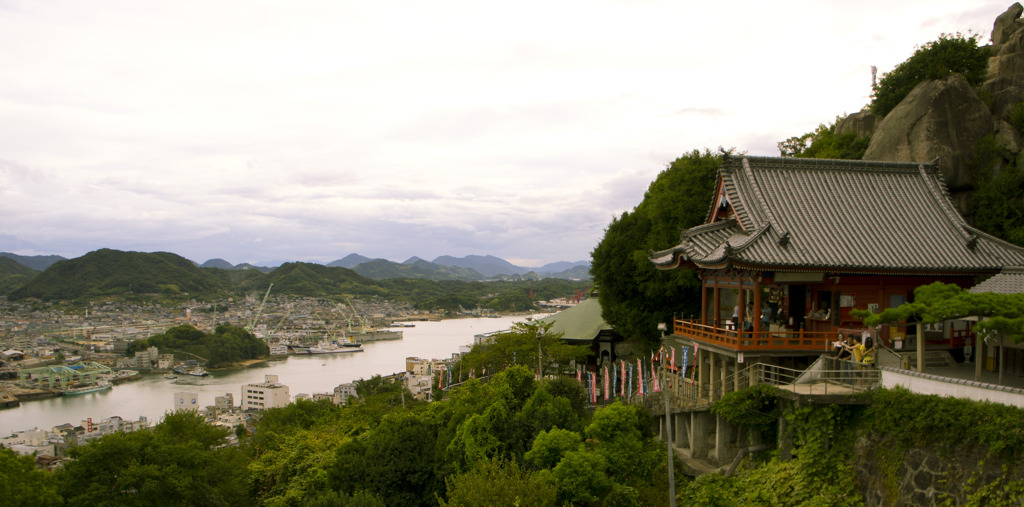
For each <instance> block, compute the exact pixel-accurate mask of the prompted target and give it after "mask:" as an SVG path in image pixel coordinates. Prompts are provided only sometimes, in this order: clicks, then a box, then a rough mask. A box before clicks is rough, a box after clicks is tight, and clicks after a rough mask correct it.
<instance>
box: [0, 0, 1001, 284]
mask: <svg viewBox="0 0 1024 507" xmlns="http://www.w3.org/2000/svg"><path fill="white" fill-rule="evenodd" d="M1010 4H1011V2H1009V1H1006V0H1004V1H1001V2H990V1H974V2H966V1H963V0H927V1H924V0H920V1H919V0H908V1H904V0H900V1H891V0H886V1H880V0H860V1H858V2H851V1H849V0H840V1H817V0H804V1H797V0H777V1H773V2H765V1H757V2H746V1H732V2H711V1H701V2H697V1H685V0H667V1H659V0H628V1H627V0H622V1H607V0H585V1H584V0H581V1H560V0H544V1H532V0H517V1H515V2H483V1H478V0H466V1H447V0H433V1H423V0H408V1H392V0H324V1H299V0H295V1H271V0H263V1H259V0H245V1H216V0H204V1H190V0H176V1H173V2H172V1H159V2H157V1H143V0H126V1H116V0H111V1H89V0H70V1H47V0H26V1H16V0H0V76H2V77H0V251H7V252H14V253H18V254H22V255H41V254H58V255H63V256H65V257H77V256H80V255H82V254H85V253H87V252H89V251H92V250H95V249H98V248H115V249H120V250H135V251H144V252H153V251H170V252H175V253H178V254H181V255H183V256H185V257H188V258H190V259H192V260H194V261H197V262H203V261H205V260H207V259H211V258H223V259H226V260H228V261H230V262H232V263H236V264H237V263H241V262H252V263H257V264H267V265H274V264H276V263H280V262H282V261H290V260H301V261H313V262H330V261H332V260H335V259H339V258H341V257H344V256H345V255H348V254H350V253H359V254H361V255H365V256H368V257H374V258H377V257H380V258H386V259H391V260H394V261H403V260H405V259H407V258H409V257H411V256H414V255H415V256H419V257H422V258H424V259H427V260H432V259H433V258H435V257H437V256H439V255H454V256H457V257H462V256H465V255H470V254H477V255H484V254H491V255H496V256H499V257H502V258H504V259H507V260H509V261H510V262H513V263H515V264H519V265H524V266H539V265H542V264H544V263H547V262H554V261H562V260H566V261H576V260H588V259H589V256H590V251H591V250H592V249H593V248H594V246H595V245H596V244H597V242H598V241H599V240H600V238H601V236H602V235H603V233H604V228H605V227H606V226H607V225H608V223H609V222H610V220H611V218H612V217H613V216H616V215H618V214H620V213H622V212H623V211H626V210H630V209H632V208H633V207H634V206H636V205H637V204H639V202H640V201H641V200H642V198H643V192H644V191H645V190H646V188H647V186H648V185H649V184H650V182H651V181H653V179H654V178H655V177H656V176H657V174H658V173H659V172H660V171H661V170H663V169H664V168H665V166H666V165H667V164H668V163H670V162H671V161H672V160H673V159H675V158H676V157H678V156H679V155H681V154H683V153H685V152H688V151H692V150H693V149H700V150H703V149H705V148H708V149H711V150H715V149H717V148H718V147H719V146H723V147H726V148H736V149H738V150H740V151H745V152H747V153H750V154H754V155H778V149H777V148H776V143H777V142H779V141H781V140H784V139H786V138H788V137H791V136H794V135H800V134H803V133H805V132H808V131H810V130H813V129H814V128H815V127H816V126H817V125H818V124H819V123H822V122H828V121H831V120H833V119H834V118H835V116H836V115H842V114H846V113H852V112H855V111H858V110H859V109H860V108H861V107H863V106H864V105H865V104H867V103H868V101H869V94H870V83H871V70H870V68H871V66H872V65H875V66H877V67H878V70H879V72H880V73H884V72H887V71H889V70H891V69H892V68H893V66H895V65H897V64H898V63H900V62H902V61H904V60H906V59H907V58H908V57H909V56H910V55H911V54H912V53H913V51H914V48H915V46H916V45H920V44H923V43H925V42H928V41H931V40H935V39H936V38H938V36H939V34H941V33H951V32H957V31H960V32H967V31H972V32H974V33H978V34H981V35H982V37H983V40H984V42H986V43H987V42H988V40H989V36H990V33H991V30H992V23H993V21H994V20H995V18H996V16H998V15H999V14H1000V13H1002V12H1003V11H1004V10H1006V8H1007V7H1009V5H1010Z"/></svg>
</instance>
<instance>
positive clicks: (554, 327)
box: [538, 298, 612, 341]
mask: <svg viewBox="0 0 1024 507" xmlns="http://www.w3.org/2000/svg"><path fill="white" fill-rule="evenodd" d="M538 322H542V323H548V322H550V323H552V324H551V328H550V329H548V332H549V333H562V339H563V340H587V341H593V340H594V339H596V338H597V336H598V335H599V334H600V333H601V331H606V330H611V329H612V326H610V325H608V323H607V322H605V321H604V319H603V318H602V317H601V304H600V303H599V302H598V300H597V298H591V299H587V300H584V301H581V302H580V304H578V305H576V306H573V307H572V308H568V309H566V310H562V311H560V312H558V313H556V314H554V315H549V316H547V317H544V318H543V319H538Z"/></svg>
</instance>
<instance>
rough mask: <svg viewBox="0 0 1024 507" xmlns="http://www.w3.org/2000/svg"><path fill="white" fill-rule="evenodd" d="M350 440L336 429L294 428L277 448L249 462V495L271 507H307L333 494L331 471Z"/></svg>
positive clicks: (280, 438)
mask: <svg viewBox="0 0 1024 507" xmlns="http://www.w3.org/2000/svg"><path fill="white" fill-rule="evenodd" d="M257 435H259V428H258V427H257ZM347 440H348V437H347V436H345V435H344V434H343V433H342V432H340V431H338V428H337V427H332V426H319V427H317V428H315V429H308V430H306V429H298V428H292V429H291V431H288V432H286V433H284V434H282V435H281V436H280V437H279V444H278V445H277V446H276V447H275V448H274V449H268V450H266V451H264V452H261V453H259V455H257V456H256V457H254V458H253V459H252V460H251V461H250V462H249V480H250V482H249V493H250V495H251V496H252V497H253V498H256V499H258V502H259V503H260V504H261V505H268V506H269V505H272V506H286V505H304V504H307V503H309V502H311V501H313V500H315V499H317V498H321V497H322V496H323V495H325V494H326V493H327V492H329V491H330V487H329V482H330V481H329V470H330V469H331V467H332V466H333V465H334V460H335V455H336V453H337V450H338V448H339V447H340V446H341V444H343V443H344V442H345V441H347Z"/></svg>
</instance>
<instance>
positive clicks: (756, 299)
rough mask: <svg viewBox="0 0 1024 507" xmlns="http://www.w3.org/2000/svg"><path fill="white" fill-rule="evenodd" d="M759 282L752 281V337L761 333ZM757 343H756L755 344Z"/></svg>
mask: <svg viewBox="0 0 1024 507" xmlns="http://www.w3.org/2000/svg"><path fill="white" fill-rule="evenodd" d="M761 313H762V310H761V282H758V281H756V280H755V281H754V315H753V317H751V318H752V319H753V321H754V336H758V333H760V332H761ZM755 343H757V342H755Z"/></svg>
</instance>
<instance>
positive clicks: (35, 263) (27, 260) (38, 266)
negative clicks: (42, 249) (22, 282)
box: [0, 252, 67, 271]
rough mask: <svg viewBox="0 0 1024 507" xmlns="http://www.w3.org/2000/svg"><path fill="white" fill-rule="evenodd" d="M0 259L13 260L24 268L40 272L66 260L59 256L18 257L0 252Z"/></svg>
mask: <svg viewBox="0 0 1024 507" xmlns="http://www.w3.org/2000/svg"><path fill="white" fill-rule="evenodd" d="M0 257H7V258H8V259H13V260H15V261H17V262H18V264H22V265H24V266H28V267H30V268H32V270H34V271H42V270H44V269H46V268H48V267H50V266H52V265H53V263H55V262H57V261H63V260H67V259H66V258H65V257H61V256H59V255H18V254H13V253H10V252H0Z"/></svg>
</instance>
